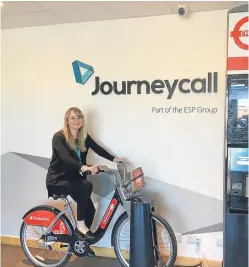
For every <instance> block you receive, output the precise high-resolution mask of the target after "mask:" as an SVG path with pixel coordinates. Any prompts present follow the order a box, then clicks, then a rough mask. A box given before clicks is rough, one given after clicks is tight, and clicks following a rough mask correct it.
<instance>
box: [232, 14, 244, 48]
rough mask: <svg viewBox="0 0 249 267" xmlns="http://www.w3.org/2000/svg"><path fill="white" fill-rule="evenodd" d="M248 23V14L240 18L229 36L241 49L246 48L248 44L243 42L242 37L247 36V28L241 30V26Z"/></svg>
mask: <svg viewBox="0 0 249 267" xmlns="http://www.w3.org/2000/svg"><path fill="white" fill-rule="evenodd" d="M245 23H248V16H246V17H244V18H242V19H240V20H239V21H238V22H237V24H236V25H235V27H234V29H233V31H232V32H231V37H232V38H233V39H234V42H235V44H236V45H237V46H238V47H239V48H241V49H243V50H248V44H246V43H244V42H243V39H244V37H248V30H241V27H242V26H243V25H244V24H245Z"/></svg>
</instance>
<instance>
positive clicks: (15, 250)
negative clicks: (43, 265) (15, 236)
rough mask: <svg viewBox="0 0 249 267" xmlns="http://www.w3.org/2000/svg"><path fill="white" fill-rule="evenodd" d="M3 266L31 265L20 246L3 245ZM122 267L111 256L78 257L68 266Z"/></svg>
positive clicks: (25, 266) (28, 266) (20, 266)
mask: <svg viewBox="0 0 249 267" xmlns="http://www.w3.org/2000/svg"><path fill="white" fill-rule="evenodd" d="M0 265H1V267H30V266H32V265H31V264H30V263H29V261H28V260H27V259H26V257H25V255H24V253H23V251H22V249H21V248H20V247H18V246H9V245H2V246H1V264H0ZM69 266H70V267H99V266H102V267H121V265H120V264H119V263H118V261H117V260H115V259H110V258H100V257H95V258H89V257H84V258H77V259H75V260H72V261H70V262H69V263H68V264H67V265H66V267H69Z"/></svg>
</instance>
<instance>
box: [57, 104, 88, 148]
mask: <svg viewBox="0 0 249 267" xmlns="http://www.w3.org/2000/svg"><path fill="white" fill-rule="evenodd" d="M71 111H73V112H74V113H75V114H76V115H77V116H79V117H82V118H83V119H84V115H83V113H82V111H81V110H80V109H79V108H76V107H71V108H69V109H68V110H67V111H66V113H65V116H64V127H63V129H62V132H63V135H64V137H65V139H66V142H67V144H68V145H69V146H70V148H72V149H73V150H75V149H76V148H77V144H76V142H75V140H74V138H73V136H72V134H71V132H70V129H69V125H68V118H69V116H70V113H71ZM86 136H87V132H86V127H85V123H84V122H83V123H82V127H81V128H80V129H79V132H78V137H77V140H78V145H79V147H80V150H81V151H86V144H85V140H86Z"/></svg>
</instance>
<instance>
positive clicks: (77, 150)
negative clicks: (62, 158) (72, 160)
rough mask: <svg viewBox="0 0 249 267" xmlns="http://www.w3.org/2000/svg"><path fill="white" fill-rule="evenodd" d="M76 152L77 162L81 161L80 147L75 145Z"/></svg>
mask: <svg viewBox="0 0 249 267" xmlns="http://www.w3.org/2000/svg"><path fill="white" fill-rule="evenodd" d="M76 153H77V156H78V159H79V162H80V163H81V157H80V148H79V146H77V148H76Z"/></svg>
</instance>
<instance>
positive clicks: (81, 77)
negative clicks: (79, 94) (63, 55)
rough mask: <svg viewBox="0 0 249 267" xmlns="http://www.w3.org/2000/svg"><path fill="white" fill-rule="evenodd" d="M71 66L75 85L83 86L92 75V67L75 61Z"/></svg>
mask: <svg viewBox="0 0 249 267" xmlns="http://www.w3.org/2000/svg"><path fill="white" fill-rule="evenodd" d="M72 65H73V71H74V77H75V80H76V82H77V83H80V84H85V83H86V82H87V81H88V79H89V78H90V77H91V76H92V75H93V73H94V70H93V67H92V66H90V65H88V64H86V63H83V62H81V61H79V60H75V61H74V62H73V63H72Z"/></svg>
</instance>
